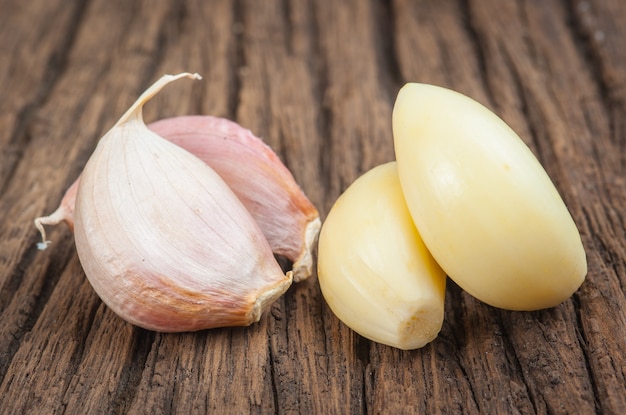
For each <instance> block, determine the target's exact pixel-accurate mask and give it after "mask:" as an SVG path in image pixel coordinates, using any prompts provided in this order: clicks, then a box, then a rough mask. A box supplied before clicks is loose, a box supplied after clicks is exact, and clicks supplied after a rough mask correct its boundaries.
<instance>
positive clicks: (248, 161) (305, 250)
mask: <svg viewBox="0 0 626 415" xmlns="http://www.w3.org/2000/svg"><path fill="white" fill-rule="evenodd" d="M148 127H149V128H150V129H151V130H152V131H154V132H156V133H157V134H159V135H160V136H162V137H165V138H167V139H168V140H170V141H171V142H172V143H174V144H176V145H178V146H180V147H182V148H184V149H186V150H188V151H190V152H191V153H193V154H194V155H196V156H197V157H199V158H200V159H201V160H203V161H204V162H206V163H207V164H208V165H209V166H211V167H212V168H213V169H214V170H215V171H216V172H217V173H218V174H219V175H220V176H221V177H222V179H224V181H225V182H226V183H227V184H228V185H229V186H230V188H231V189H232V190H233V192H234V193H235V194H236V195H237V196H238V197H239V199H240V200H241V201H242V202H243V204H244V206H246V208H248V210H249V211H250V213H251V214H252V217H253V218H254V219H255V220H256V221H257V223H258V224H259V226H260V228H261V230H262V231H263V234H264V235H265V237H266V238H267V240H268V242H269V243H270V247H271V248H272V251H273V252H274V253H276V254H280V255H283V256H285V257H286V258H288V259H289V260H291V261H292V262H293V278H294V280H295V281H301V280H304V279H306V278H308V277H309V276H310V275H311V272H312V268H313V256H312V250H313V246H314V244H315V242H316V241H317V235H318V232H319V228H320V220H319V215H318V212H317V210H316V209H315V207H314V206H313V204H312V203H311V202H310V201H309V199H308V198H307V197H306V196H305V195H304V193H303V192H302V190H301V189H300V188H299V187H298V184H297V183H296V181H295V179H294V178H293V176H292V174H291V172H289V170H288V169H287V167H285V165H284V164H283V163H282V162H281V161H280V159H279V158H278V156H277V155H276V154H275V153H274V151H272V149H271V148H270V147H269V146H267V145H266V144H265V143H264V142H263V141H262V140H261V139H259V138H258V137H256V136H254V135H253V134H252V133H251V132H250V130H247V129H244V128H242V127H241V126H239V125H238V124H236V123H234V122H232V121H229V120H225V119H223V118H217V117H211V116H186V117H176V118H168V119H164V120H161V121H157V122H154V123H152V124H150V125H149V126H148Z"/></svg>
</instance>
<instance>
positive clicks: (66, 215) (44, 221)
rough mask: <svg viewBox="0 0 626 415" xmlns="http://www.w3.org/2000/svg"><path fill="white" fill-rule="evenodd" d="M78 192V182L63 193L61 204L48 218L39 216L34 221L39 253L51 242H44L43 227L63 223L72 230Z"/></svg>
mask: <svg viewBox="0 0 626 415" xmlns="http://www.w3.org/2000/svg"><path fill="white" fill-rule="evenodd" d="M77 191H78V180H76V181H75V182H74V183H72V185H71V186H70V187H69V188H68V189H67V190H66V191H65V194H64V195H63V199H61V203H60V204H59V206H58V207H57V209H56V210H55V211H54V212H52V213H51V214H50V215H48V216H41V217H38V218H36V219H35V220H34V223H35V227H36V228H37V230H38V231H39V234H40V235H41V242H38V243H37V249H39V250H40V251H43V250H45V249H46V248H47V247H48V245H50V244H51V243H52V241H48V240H46V229H45V228H44V225H45V226H56V225H58V224H59V223H61V222H65V223H66V224H67V226H68V227H69V228H70V231H73V230H74V204H75V203H76V192H77Z"/></svg>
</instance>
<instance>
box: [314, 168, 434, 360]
mask: <svg viewBox="0 0 626 415" xmlns="http://www.w3.org/2000/svg"><path fill="white" fill-rule="evenodd" d="M317 273H318V279H319V283H320V287H321V289H322V294H323V296H324V298H325V299H326V302H327V303H328V305H329V306H330V308H331V310H332V311H333V313H335V315H336V316H337V317H338V318H339V319H340V320H341V321H343V322H344V323H345V324H346V325H347V326H348V327H350V328H351V329H353V330H354V331H356V332H357V333H359V334H360V335H362V336H363V337H366V338H368V339H370V340H373V341H376V342H379V343H383V344H386V345H389V346H393V347H397V348H400V349H405V350H408V349H416V348H419V347H422V346H424V345H425V344H427V343H428V342H430V341H432V340H433V339H435V337H437V334H438V333H439V331H440V330H441V326H442V324H443V316H444V297H445V284H446V275H445V273H444V272H443V271H442V270H441V268H440V267H439V266H438V265H437V263H436V262H435V260H434V259H433V258H432V256H431V255H430V253H429V252H428V250H427V249H426V247H425V246H424V243H423V242H422V239H421V238H420V235H419V233H418V232H417V230H416V228H415V226H414V225H413V222H412V221H411V216H410V214H409V211H408V209H407V207H406V204H405V201H404V196H403V195H402V190H401V188H400V182H399V180H398V174H397V167H396V163H395V162H392V163H387V164H383V165H380V166H378V167H375V168H374V169H372V170H370V171H369V172H367V173H365V174H364V175H363V176H361V177H360V178H358V179H357V180H356V181H354V183H352V184H351V185H350V187H349V188H348V189H347V190H346V191H345V192H344V193H343V194H342V195H341V196H340V197H339V198H338V199H337V201H336V202H335V205H334V206H333V207H332V209H331V211H330V212H329V214H328V217H327V218H326V220H325V221H324V223H323V224H322V230H321V232H320V237H319V246H318V268H317Z"/></svg>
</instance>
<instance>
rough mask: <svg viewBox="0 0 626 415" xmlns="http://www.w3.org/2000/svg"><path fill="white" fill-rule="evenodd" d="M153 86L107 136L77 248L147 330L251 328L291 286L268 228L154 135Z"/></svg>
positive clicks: (109, 294) (90, 166)
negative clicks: (148, 121) (149, 115)
mask: <svg viewBox="0 0 626 415" xmlns="http://www.w3.org/2000/svg"><path fill="white" fill-rule="evenodd" d="M182 77H190V78H196V79H199V76H198V75H191V74H187V73H184V74H179V75H176V76H171V75H166V76H164V77H162V78H161V79H160V80H158V81H157V82H156V83H155V84H154V85H152V86H151V87H150V88H149V89H148V90H147V91H146V92H144V93H143V94H142V95H141V96H140V97H139V99H138V100H137V101H136V102H135V103H134V104H133V105H132V106H131V107H130V109H129V110H128V111H127V112H126V114H124V115H123V116H122V118H121V119H120V120H119V121H118V122H117V123H116V124H115V126H114V127H113V128H112V129H111V130H110V131H109V132H108V133H107V134H106V135H105V136H104V137H102V139H101V140H100V141H99V143H98V145H97V147H96V149H95V151H94V153H93V154H92V156H91V157H90V159H89V160H88V162H87V164H86V166H85V169H84V171H83V172H82V175H81V180H80V182H79V184H78V191H77V195H76V205H75V211H74V219H75V223H74V225H75V226H74V231H75V239H76V249H77V252H78V256H79V259H80V262H81V264H82V266H83V269H84V270H85V274H86V276H87V278H88V279H89V281H90V283H91V284H92V286H93V288H94V290H95V291H96V292H97V293H98V295H99V296H100V298H101V299H102V300H103V301H104V303H105V304H107V306H109V307H110V308H111V309H112V310H113V311H114V312H115V313H117V314H118V315H119V316H120V317H122V318H124V319H125V320H127V321H128V322H130V323H132V324H135V325H137V326H140V327H143V328H146V329H150V330H156V331H162V332H180V331H194V330H201V329H207V328H212V327H223V326H240V325H249V324H251V323H253V322H256V321H258V320H259V318H260V316H261V313H262V312H263V310H265V309H267V308H268V307H269V305H270V304H272V303H273V302H274V301H275V300H276V299H277V298H278V297H279V296H280V295H282V294H283V293H284V292H285V291H286V290H287V288H288V287H289V286H290V284H291V281H292V276H291V273H290V272H289V273H287V275H283V273H282V271H281V269H280V267H279V265H278V263H277V262H276V260H275V259H274V257H273V255H272V253H271V250H270V248H269V245H268V243H267V241H266V239H265V238H264V236H263V234H262V233H261V230H260V229H259V227H258V225H257V224H256V222H255V221H254V219H253V218H252V217H251V216H250V214H249V213H248V211H247V210H246V209H245V207H244V206H243V205H242V204H241V202H240V201H239V199H238V198H237V197H236V196H235V195H234V193H233V192H232V191H231V190H230V188H229V187H228V186H227V185H226V184H225V183H224V181H223V180H222V179H221V178H220V177H219V175H218V174H217V173H215V172H214V171H213V170H212V169H211V168H210V167H209V166H208V165H207V164H206V163H204V162H202V161H201V160H200V159H198V158H197V157H195V156H193V155H192V154H191V153H189V152H187V151H186V150H184V149H182V148H180V147H178V146H176V145H174V144H172V143H170V142H168V141H167V140H165V139H163V138H162V137H160V136H159V135H157V134H156V133H154V132H152V131H150V130H149V129H148V128H147V127H146V126H145V124H144V123H143V120H142V111H141V109H142V106H143V104H144V103H145V102H146V101H147V100H149V99H150V98H151V97H152V96H154V95H155V94H156V93H158V91H159V90H160V89H161V88H163V86H165V85H166V84H168V83H169V82H172V81H174V80H176V79H180V78H182Z"/></svg>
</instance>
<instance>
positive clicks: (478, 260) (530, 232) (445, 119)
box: [393, 84, 587, 310]
mask: <svg viewBox="0 0 626 415" xmlns="http://www.w3.org/2000/svg"><path fill="white" fill-rule="evenodd" d="M393 134H394V142H395V144H394V145H395V152H396V157H397V162H398V171H399V176H400V182H401V183H402V189H403V191H404V195H405V197H406V201H407V205H408V207H409V210H410V211H411V215H412V217H413V221H414V222H415V225H416V226H417V228H418V229H419V232H420V234H421V235H422V238H423V239H424V242H425V243H426V246H427V247H428V249H429V250H430V252H431V253H432V255H433V256H434V257H435V259H436V260H437V262H438V263H439V264H440V265H441V267H442V268H443V269H444V270H445V271H446V272H447V273H448V275H449V276H450V277H451V278H452V279H453V280H454V281H455V282H456V283H457V284H458V285H460V286H461V287H462V288H463V289H465V290H466V291H467V292H469V293H470V294H471V295H473V296H474V297H476V298H478V299H479V300H481V301H484V302H485V303H487V304H490V305H492V306H495V307H500V308H504V309H510V310H537V309H543V308H548V307H552V306H555V305H557V304H559V303H561V302H562V301H564V300H566V299H567V298H568V297H570V296H571V295H572V294H573V293H574V292H575V291H576V290H577V289H578V287H579V286H580V285H581V284H582V282H583V280H584V278H585V275H586V273H587V263H586V258H585V251H584V249H583V245H582V242H581V239H580V235H579V233H578V230H577V228H576V225H575V223H574V221H573V219H572V217H571V216H570V214H569V212H568V210H567V208H566V206H565V204H564V203H563V200H562V199H561V197H560V196H559V194H558V192H557V190H556V188H555V187H554V185H553V183H552V182H551V180H550V178H549V177H548V175H547V173H546V172H545V170H544V169H543V167H542V166H541V164H540V163H539V162H538V160H537V159H536V158H535V156H534V155H533V154H532V152H531V151H530V149H529V148H528V147H527V146H526V145H525V144H524V143H523V141H522V140H521V139H520V138H519V137H518V136H517V134H515V132H514V131H513V130H511V129H510V128H509V127H508V126H507V125H506V123H504V121H502V120H501V119H500V118H498V117H497V116H496V115H495V114H493V113H492V112H491V111H489V110H488V109H487V108H485V107H483V106H482V105H480V104H479V103H477V102H476V101H474V100H472V99H470V98H468V97H466V96H464V95H461V94H459V93H456V92H453V91H450V90H447V89H444V88H440V87H436V86H432V85H424V84H407V85H405V86H404V87H403V88H402V89H401V90H400V92H399V94H398V97H397V100H396V103H395V107H394V110H393Z"/></svg>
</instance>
